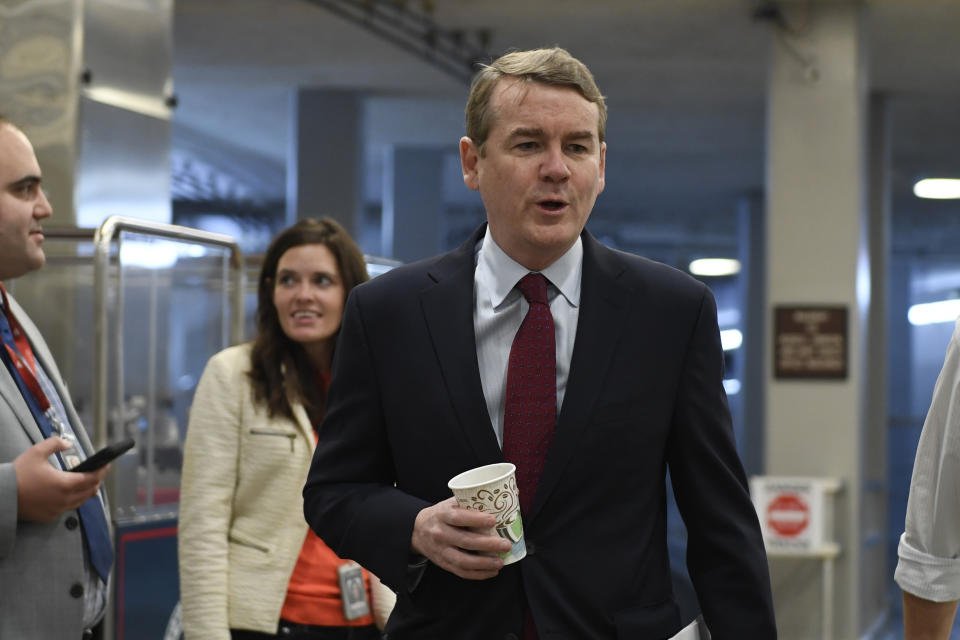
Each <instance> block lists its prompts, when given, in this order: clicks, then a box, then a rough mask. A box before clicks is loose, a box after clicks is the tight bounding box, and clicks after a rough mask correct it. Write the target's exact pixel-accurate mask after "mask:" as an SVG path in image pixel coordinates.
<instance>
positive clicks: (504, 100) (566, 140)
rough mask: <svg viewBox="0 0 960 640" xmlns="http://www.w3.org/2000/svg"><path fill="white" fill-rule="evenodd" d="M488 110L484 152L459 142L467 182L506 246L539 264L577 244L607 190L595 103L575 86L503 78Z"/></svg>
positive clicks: (529, 262) (515, 256) (513, 253)
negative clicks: (475, 192)
mask: <svg viewBox="0 0 960 640" xmlns="http://www.w3.org/2000/svg"><path fill="white" fill-rule="evenodd" d="M490 110H491V114H492V126H491V127H490V134H489V136H488V138H487V142H486V145H485V154H484V155H481V154H480V150H479V149H478V147H477V145H476V144H474V142H473V141H472V140H471V139H470V138H466V137H464V138H461V140H460V160H461V163H462V165H463V181H464V183H466V185H467V186H468V187H469V188H471V189H474V190H478V191H480V197H481V198H482V199H483V204H484V206H485V207H486V210H487V222H488V223H489V225H490V233H491V234H492V236H493V239H494V240H495V241H496V242H497V244H498V245H500V248H501V249H503V250H504V251H505V252H506V253H507V255H509V256H510V257H511V258H513V259H514V260H516V261H517V262H519V263H520V264H522V265H523V266H525V267H526V268H528V269H531V270H540V269H543V268H545V267H547V266H549V265H550V264H552V263H553V262H554V261H556V260H557V258H559V257H560V256H562V255H563V254H564V252H566V251H567V249H569V248H570V247H571V246H572V245H573V243H574V242H575V241H576V239H577V237H578V236H579V235H580V232H581V231H582V230H583V227H584V225H585V224H586V223H587V218H588V217H590V212H591V211H592V210H593V203H594V202H595V201H596V199H597V195H598V194H599V193H600V192H601V191H603V186H604V165H605V162H606V150H607V146H606V143H601V142H600V138H599V133H598V116H599V113H598V110H597V105H595V104H594V103H592V102H590V101H589V100H587V99H586V98H584V97H583V96H582V95H580V93H579V92H578V91H577V90H576V89H572V88H569V87H562V86H553V85H548V84H543V83H539V82H523V81H519V80H516V79H512V78H505V79H503V80H500V81H499V82H498V83H497V86H496V87H494V89H493V93H492V95H491V97H490Z"/></svg>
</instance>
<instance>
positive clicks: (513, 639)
mask: <svg viewBox="0 0 960 640" xmlns="http://www.w3.org/2000/svg"><path fill="white" fill-rule="evenodd" d="M503 640H520V638H518V637H517V634H515V633H508V634H507V635H505V636H503Z"/></svg>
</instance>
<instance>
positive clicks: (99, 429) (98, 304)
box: [93, 216, 245, 448]
mask: <svg viewBox="0 0 960 640" xmlns="http://www.w3.org/2000/svg"><path fill="white" fill-rule="evenodd" d="M122 231H133V232H137V233H142V234H144V235H148V236H156V237H161V238H169V239H172V240H185V241H189V242H193V243H196V244H210V245H215V246H221V247H225V248H227V249H229V250H230V269H231V271H232V277H231V281H232V284H233V298H232V300H231V302H232V304H231V316H232V317H231V324H230V342H231V343H232V344H236V343H238V342H240V341H241V340H242V339H243V308H244V306H243V305H244V300H243V296H244V278H245V274H244V269H243V264H244V260H243V253H242V252H241V251H240V247H239V246H238V245H237V243H236V241H235V240H234V239H233V238H232V237H231V236H228V235H224V234H221V233H213V232H210V231H201V230H199V229H191V228H189V227H182V226H179V225H174V224H164V223H160V222H150V221H147V220H137V219H134V218H127V217H124V216H110V217H109V218H107V219H106V220H104V221H103V223H102V224H101V225H100V227H99V228H98V229H97V230H96V232H95V233H94V235H93V244H94V258H93V264H94V279H93V305H94V306H93V308H94V319H93V326H94V329H93V333H94V381H95V384H94V389H95V396H94V403H93V439H94V443H95V446H96V447H97V448H100V447H103V446H104V445H106V443H107V413H108V394H107V369H108V350H109V349H108V347H109V341H108V339H107V314H108V309H107V276H108V273H109V264H110V263H109V260H110V245H111V243H112V242H113V241H114V240H115V239H116V237H117V235H118V234H119V233H120V232H122Z"/></svg>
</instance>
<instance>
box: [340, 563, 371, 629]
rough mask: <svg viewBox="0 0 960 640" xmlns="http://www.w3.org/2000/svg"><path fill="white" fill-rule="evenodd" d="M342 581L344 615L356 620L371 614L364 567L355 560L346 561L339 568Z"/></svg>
mask: <svg viewBox="0 0 960 640" xmlns="http://www.w3.org/2000/svg"><path fill="white" fill-rule="evenodd" d="M337 577H338V578H339V581H340V598H341V599H342V600H343V617H344V618H346V619H347V620H356V619H357V618H362V617H363V616H365V615H369V614H370V602H369V600H367V590H366V588H365V587H364V586H363V569H361V568H360V565H358V564H357V563H355V562H346V563H344V564H342V565H340V566H339V567H338V568H337Z"/></svg>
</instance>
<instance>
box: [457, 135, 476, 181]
mask: <svg viewBox="0 0 960 640" xmlns="http://www.w3.org/2000/svg"><path fill="white" fill-rule="evenodd" d="M479 160H480V150H479V149H478V148H477V145H475V144H474V143H473V140H471V139H470V138H468V137H467V136H463V137H462V138H460V167H461V168H462V169H463V184H465V185H467V188H468V189H473V190H474V191H479V190H480V176H479V175H478V170H477V163H478V162H479Z"/></svg>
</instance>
